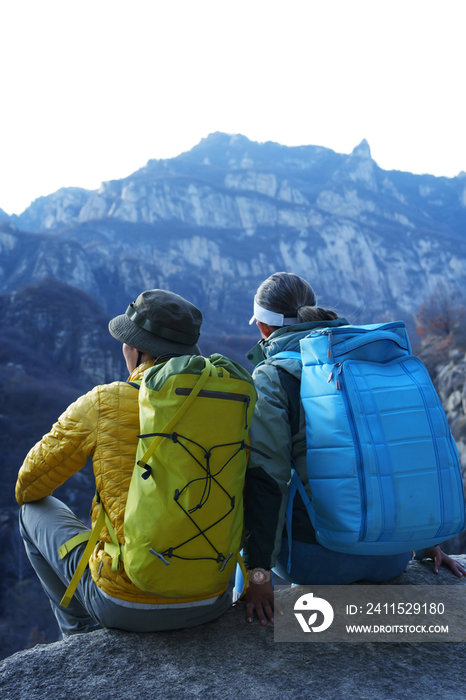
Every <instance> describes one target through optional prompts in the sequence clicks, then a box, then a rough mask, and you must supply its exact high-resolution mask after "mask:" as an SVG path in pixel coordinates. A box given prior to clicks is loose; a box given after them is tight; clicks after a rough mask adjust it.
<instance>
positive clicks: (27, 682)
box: [0, 556, 466, 700]
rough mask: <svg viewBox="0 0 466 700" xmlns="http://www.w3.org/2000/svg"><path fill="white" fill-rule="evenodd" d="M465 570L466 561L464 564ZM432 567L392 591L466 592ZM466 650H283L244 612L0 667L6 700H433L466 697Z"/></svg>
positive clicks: (105, 634) (33, 653) (295, 646)
mask: <svg viewBox="0 0 466 700" xmlns="http://www.w3.org/2000/svg"><path fill="white" fill-rule="evenodd" d="M458 559H460V560H461V561H462V562H463V564H464V563H466V557H465V556H462V557H458ZM431 568H432V562H422V563H419V562H411V563H410V564H409V566H408V568H407V571H406V572H405V573H404V574H403V575H402V576H400V577H399V578H398V579H396V580H395V581H393V582H390V583H392V584H393V583H397V584H400V585H401V584H403V585H414V584H415V585H433V584H445V585H460V586H461V585H466V581H463V580H462V579H457V578H455V577H454V576H453V575H452V574H451V573H450V572H448V571H447V570H441V571H440V573H439V574H438V577H436V576H435V575H434V574H433V573H432V571H431ZM465 661H466V644H464V643H425V644H410V643H398V644H397V643H362V644H344V643H340V644H336V643H335V644H333V643H326V644H324V643H323V644H318V643H313V644H312V645H309V644H308V643H304V642H303V643H288V644H283V643H275V642H274V633H273V628H272V627H270V626H269V627H267V628H261V627H260V626H259V624H258V623H257V621H256V622H255V623H254V624H252V625H248V624H247V623H246V622H245V621H244V606H243V604H241V605H240V606H238V607H237V608H232V609H230V610H229V611H228V612H227V613H226V614H225V615H224V616H223V617H222V618H220V619H219V620H216V621H215V622H212V623H210V624H207V625H203V626H201V627H197V628H193V629H190V630H179V631H173V632H160V633H157V634H130V633H125V632H119V631H117V630H99V631H98V632H93V633H92V634H89V635H78V636H74V637H70V638H69V639H67V640H66V641H63V642H57V643H55V644H50V645H47V646H46V645H38V646H36V647H34V648H33V649H31V650H28V651H22V652H19V653H17V654H15V655H14V656H11V657H9V658H7V659H5V661H4V662H3V663H2V665H1V666H0V669H1V674H2V675H1V680H0V688H1V697H2V699H4V700H24V699H25V698H27V699H28V700H43V699H44V698H55V699H56V700H61V699H62V698H66V699H67V700H68V699H69V698H73V700H75V699H76V700H85V699H86V700H87V699H88V698H89V700H101V699H102V700H103V699H105V700H106V699H107V698H109V697H115V698H118V700H126V699H128V700H129V699H131V700H133V699H134V698H137V699H138V700H139V699H140V700H146V699H147V700H158V699H159V698H160V699H163V700H178V699H179V700H181V699H182V698H183V699H184V698H207V699H209V700H210V699H211V698H212V699H213V698H215V699H217V698H219V699H221V700H230V699H231V700H238V699H240V698H248V700H251V699H255V698H260V699H261V700H262V699H263V698H267V700H283V699H286V700H288V699H291V698H293V700H299V699H301V698H303V699H306V700H308V699H309V698H316V699H318V700H337V699H338V700H346V699H347V698H348V699H349V698H358V699H361V700H366V699H367V700H374V698H376V699H377V700H397V699H398V698H400V700H401V699H403V700H404V699H405V698H410V700H417V699H419V700H421V698H422V700H425V699H426V698H431V697H441V698H442V700H450V699H451V700H453V698H454V699H455V700H456V699H457V698H461V697H464V671H463V665H464V663H465Z"/></svg>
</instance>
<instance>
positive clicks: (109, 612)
mask: <svg viewBox="0 0 466 700" xmlns="http://www.w3.org/2000/svg"><path fill="white" fill-rule="evenodd" d="M19 527H20V531H21V536H22V538H23V541H24V545H25V547H26V553H27V555H28V558H29V561H30V562H31V564H32V566H33V567H34V569H35V571H36V574H37V575H38V577H39V579H40V582H41V584H42V588H43V589H44V591H45V592H46V594H47V596H48V598H49V600H50V604H51V606H52V610H53V612H54V614H55V617H56V618H57V621H58V624H59V626H60V629H61V631H62V634H63V636H64V637H66V636H68V635H70V634H76V633H79V632H91V631H93V630H96V629H100V628H101V627H113V628H116V629H121V630H127V631H129V632H158V631H161V630H172V629H180V628H183V627H195V626H197V625H202V624H204V623H205V622H210V621H211V620H215V619H216V618H217V617H219V616H220V615H222V614H223V613H224V612H225V611H226V610H227V609H228V608H229V606H230V604H231V598H230V594H229V592H228V591H227V592H225V593H224V594H223V595H221V596H219V597H218V598H217V600H216V601H215V602H214V603H211V604H209V605H204V604H203V605H199V606H196V607H187V608H171V609H162V610H160V609H157V610H141V609H136V608H126V607H123V606H122V605H118V604H117V603H114V602H113V601H112V600H110V599H109V598H108V597H106V596H105V595H104V594H103V593H102V591H101V590H100V588H99V587H98V586H97V585H96V583H95V582H94V580H93V579H92V576H91V573H90V571H89V568H86V570H85V572H84V575H83V577H82V578H81V581H80V582H79V585H78V587H77V589H76V592H75V594H74V596H73V598H72V600H71V603H70V604H69V606H68V608H66V609H65V608H62V607H61V606H60V601H61V599H62V597H63V594H64V593H65V591H66V589H67V587H68V584H69V582H70V581H71V578H72V576H73V573H74V571H75V570H76V568H77V566H78V563H79V560H80V559H81V556H82V553H83V551H84V548H85V546H86V543H84V544H81V545H79V546H78V547H76V548H75V549H73V551H72V552H70V553H69V554H67V555H66V557H64V559H60V555H59V554H58V551H57V550H58V548H59V547H60V546H61V545H62V544H64V543H65V542H67V541H68V540H69V539H71V538H72V537H74V536H75V535H77V534H78V533H80V532H85V531H88V530H89V528H88V527H86V525H84V523H83V522H82V521H81V520H79V518H77V517H76V516H75V515H74V513H73V512H72V511H71V510H70V509H69V508H68V506H66V505H65V504H64V503H62V502H61V501H59V500H58V499H57V498H54V497H53V496H47V497H46V498H42V499H41V500H40V501H34V502H32V503H26V504H25V505H24V506H23V507H22V508H21V511H20V515H19Z"/></svg>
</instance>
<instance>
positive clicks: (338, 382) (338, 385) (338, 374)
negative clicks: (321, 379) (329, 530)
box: [337, 364, 342, 391]
mask: <svg viewBox="0 0 466 700" xmlns="http://www.w3.org/2000/svg"><path fill="white" fill-rule="evenodd" d="M341 370H342V366H341V364H340V365H339V367H338V373H337V389H338V391H341V382H340V380H339V379H338V377H339V376H340V374H341Z"/></svg>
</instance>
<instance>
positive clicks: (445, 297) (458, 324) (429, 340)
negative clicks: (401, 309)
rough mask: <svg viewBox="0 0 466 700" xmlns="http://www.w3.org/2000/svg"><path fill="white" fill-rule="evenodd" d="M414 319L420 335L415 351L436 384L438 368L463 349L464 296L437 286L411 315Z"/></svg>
mask: <svg viewBox="0 0 466 700" xmlns="http://www.w3.org/2000/svg"><path fill="white" fill-rule="evenodd" d="M414 322H415V325H416V332H417V334H418V336H419V337H420V338H421V348H420V351H419V352H418V353H417V354H419V357H420V358H421V360H422V361H423V362H424V363H425V365H426V366H427V369H428V370H429V373H430V375H431V377H432V379H433V380H434V383H435V381H436V376H437V372H438V369H439V367H441V365H443V364H445V363H448V362H449V358H450V356H451V353H452V351H455V353H456V354H458V353H459V352H460V351H462V352H464V351H465V350H466V298H465V296H464V295H463V294H461V293H460V292H458V291H457V290H452V289H449V288H448V287H446V286H444V285H439V286H438V287H437V288H436V289H435V291H434V292H433V294H431V296H430V297H429V298H428V299H426V301H425V302H424V303H423V304H421V306H420V307H419V309H418V311H417V313H416V314H414Z"/></svg>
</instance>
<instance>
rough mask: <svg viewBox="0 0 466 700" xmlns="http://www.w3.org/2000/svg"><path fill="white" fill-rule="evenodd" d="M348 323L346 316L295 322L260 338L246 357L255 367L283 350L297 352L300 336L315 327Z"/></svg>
mask: <svg viewBox="0 0 466 700" xmlns="http://www.w3.org/2000/svg"><path fill="white" fill-rule="evenodd" d="M348 325H349V324H348V321H347V320H346V318H337V319H335V321H310V322H309V323H297V324H296V325H294V326H284V327H283V328H279V329H278V330H276V331H274V332H273V333H272V335H270V336H269V337H268V338H266V339H262V340H260V341H259V342H258V343H257V344H256V345H254V347H253V348H251V350H249V352H247V353H246V357H247V358H248V360H249V361H250V362H252V364H253V365H254V367H257V365H258V364H259V363H260V362H263V361H264V360H266V359H267V358H268V357H273V355H276V354H277V353H278V352H282V351H283V350H296V351H297V352H299V341H300V340H301V338H303V337H304V336H305V335H307V334H308V333H309V332H310V331H312V330H315V329H316V328H336V327H337V326H348Z"/></svg>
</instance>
